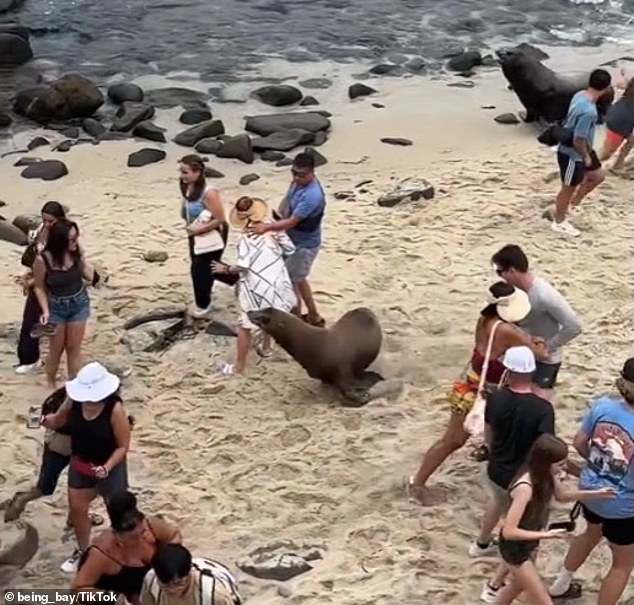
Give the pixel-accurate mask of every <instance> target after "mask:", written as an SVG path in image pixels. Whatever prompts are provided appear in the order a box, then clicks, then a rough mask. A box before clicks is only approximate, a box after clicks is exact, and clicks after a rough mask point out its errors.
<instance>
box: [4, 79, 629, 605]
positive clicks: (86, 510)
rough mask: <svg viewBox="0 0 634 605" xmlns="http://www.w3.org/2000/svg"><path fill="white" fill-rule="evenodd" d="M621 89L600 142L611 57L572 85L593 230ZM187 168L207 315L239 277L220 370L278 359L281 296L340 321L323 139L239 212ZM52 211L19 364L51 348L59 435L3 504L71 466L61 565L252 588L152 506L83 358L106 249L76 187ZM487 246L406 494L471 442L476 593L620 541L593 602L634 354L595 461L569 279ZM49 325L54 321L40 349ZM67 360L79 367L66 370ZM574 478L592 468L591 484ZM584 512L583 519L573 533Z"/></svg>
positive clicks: (113, 402)
mask: <svg viewBox="0 0 634 605" xmlns="http://www.w3.org/2000/svg"><path fill="white" fill-rule="evenodd" d="M622 88H623V89H624V92H623V95H622V96H621V98H620V99H619V100H617V101H616V102H615V103H614V104H613V105H612V106H611V107H610V109H609V110H608V113H607V115H606V116H605V122H606V126H607V137H606V140H605V144H604V147H603V149H602V151H601V152H600V153H597V152H596V151H595V148H594V137H595V128H596V126H597V124H598V123H599V122H600V120H601V116H600V115H599V112H598V110H597V105H596V103H597V101H598V100H599V99H600V98H601V97H602V96H603V95H605V94H607V93H608V92H609V91H611V90H612V80H611V75H610V73H608V72H607V71H605V70H601V69H598V70H595V71H594V72H593V73H592V74H591V76H590V79H589V83H588V88H587V89H586V90H582V91H580V92H579V93H577V94H576V95H575V96H574V98H573V99H572V102H571V104H570V109H569V112H568V117H567V118H566V121H565V123H564V124H563V128H561V129H560V134H559V136H560V144H559V146H558V152H557V161H558V165H559V169H560V176H561V189H560V191H559V193H558V195H557V197H556V205H555V213H554V216H553V222H552V229H553V231H555V232H556V233H558V234H560V235H563V236H571V237H575V236H577V235H579V233H580V232H579V231H578V230H577V228H576V227H574V226H573V225H572V223H571V222H570V221H569V216H570V214H571V213H574V212H578V211H579V210H580V207H581V203H582V202H583V201H584V200H585V199H586V196H587V195H588V194H589V193H590V192H591V191H593V190H594V189H595V188H596V187H598V186H600V184H601V182H602V181H603V180H604V178H605V177H604V172H603V168H602V162H605V161H607V160H608V159H609V158H610V157H612V156H613V155H614V154H617V158H616V161H615V163H614V165H613V166H612V167H611V170H612V171H614V172H616V173H619V172H621V171H622V170H623V169H624V161H625V159H626V157H627V155H628V153H629V151H630V150H631V148H632V143H633V136H632V132H633V131H634V80H633V81H630V82H623V83H622ZM179 171H180V174H179V177H178V186H179V190H180V196H181V199H182V201H181V206H180V208H181V217H182V219H183V222H184V235H183V239H186V240H187V246H188V250H189V256H190V273H191V283H192V289H193V294H194V296H193V298H194V300H193V305H192V306H191V308H190V309H189V310H188V314H189V316H190V317H191V318H192V319H193V320H194V321H209V320H211V319H212V316H213V306H212V294H213V290H214V286H215V283H216V282H221V283H222V284H224V285H226V286H228V287H232V288H235V290H236V296H237V300H238V308H239V312H238V317H237V318H236V323H237V327H238V337H237V350H236V353H235V358H234V359H232V360H228V361H227V362H226V363H224V364H223V365H222V366H221V367H220V368H219V372H220V373H221V374H222V375H225V376H233V375H244V374H245V373H247V367H248V358H249V354H250V352H251V351H252V350H253V351H254V352H255V354H257V355H258V356H260V357H261V358H267V357H270V356H271V355H272V351H273V346H274V343H272V342H271V338H270V337H269V336H268V335H267V334H265V333H263V332H262V330H261V329H259V328H258V327H257V326H256V325H254V324H253V323H252V321H251V320H250V319H249V313H251V312H253V311H260V310H263V309H268V308H274V309H277V310H280V311H283V312H287V313H293V314H295V315H297V316H299V317H301V318H302V319H303V320H304V321H305V322H306V323H308V324H310V325H311V326H316V327H323V326H324V325H325V320H324V318H323V317H322V316H321V315H320V313H319V310H318V308H317V305H316V302H315V299H314V296H313V292H312V289H311V285H310V281H309V278H310V274H311V269H312V267H313V264H314V263H315V260H316V259H317V257H318V255H319V251H320V249H321V245H322V232H321V230H322V223H323V221H324V218H325V211H326V196H325V193H324V189H323V187H322V185H321V183H320V181H319V179H318V178H317V176H316V174H315V165H314V159H313V156H311V155H310V154H308V153H300V154H298V155H297V156H296V157H295V159H294V161H293V164H292V167H291V177H292V178H291V184H290V186H289V188H288V191H287V192H286V194H285V195H284V196H283V199H282V202H281V204H280V205H279V207H277V208H276V209H273V208H271V206H270V205H269V204H268V203H267V202H266V201H265V200H262V199H258V198H255V197H248V196H242V197H240V198H239V199H238V200H237V201H236V202H235V203H234V204H233V205H232V207H231V210H230V212H228V213H226V212H225V208H224V205H223V202H222V200H221V197H220V193H219V191H218V190H216V189H215V188H213V187H211V186H209V184H208V183H207V180H206V178H205V166H204V163H203V160H202V159H201V158H200V157H198V156H196V155H186V156H185V157H183V158H181V160H180V161H179ZM41 218H42V222H41V225H40V226H39V227H38V228H37V229H36V230H35V231H34V232H33V233H32V234H31V235H30V243H29V246H28V247H27V249H26V251H25V253H24V255H23V257H22V264H23V265H24V266H25V267H26V268H27V271H26V273H25V274H24V275H22V276H21V277H20V279H19V283H20V285H21V287H22V288H23V291H24V294H25V305H24V313H23V318H22V327H21V331H20V335H19V343H18V350H17V356H18V364H17V365H16V372H17V373H18V374H23V375H27V374H29V373H31V372H35V371H38V369H39V368H40V367H41V366H42V365H44V366H45V372H46V378H47V384H48V389H49V394H48V397H47V398H46V400H45V401H44V403H43V404H42V407H41V410H40V409H38V410H36V411H35V412H34V413H33V417H32V418H29V426H30V427H31V428H37V427H39V426H42V427H44V428H45V443H44V448H43V454H42V460H41V465H40V469H39V476H38V478H37V482H36V483H35V485H33V487H31V488H30V489H29V490H27V491H21V492H18V493H16V494H15V496H14V497H13V498H11V499H10V500H9V501H7V502H6V503H4V508H5V519H6V520H12V519H16V518H18V517H19V516H20V514H21V513H22V512H23V510H24V509H25V507H26V505H27V504H28V502H30V501H32V500H35V499H37V498H40V497H44V496H50V495H51V494H53V493H54V491H55V490H56V487H57V483H58V480H59V477H60V475H61V473H62V472H63V471H64V470H65V469H66V468H68V521H67V526H68V527H67V529H68V531H69V532H70V531H72V532H73V533H74V536H75V539H76V548H75V550H74V552H73V553H72V554H71V556H70V557H69V558H68V559H67V560H66V561H64V562H63V563H62V565H61V569H62V571H63V572H64V573H66V574H69V575H70V576H72V579H71V581H70V584H71V586H72V588H74V589H82V590H85V589H94V590H109V591H114V592H116V593H118V594H120V595H123V596H124V597H125V599H127V600H128V601H129V602H130V603H132V604H134V605H136V604H138V603H142V604H143V605H203V604H205V605H237V604H239V603H241V597H240V594H239V590H238V586H237V583H236V580H235V578H234V577H233V575H232V574H231V572H230V571H229V569H228V568H227V567H225V566H224V565H223V564H222V563H220V562H218V561H215V560H213V559H209V558H205V557H195V556H193V555H192V553H191V552H190V551H189V550H188V549H187V548H186V547H185V546H183V544H182V541H183V539H184V536H183V535H182V534H181V531H180V529H179V528H178V527H175V526H173V525H171V524H169V523H167V522H166V521H164V520H162V519H161V517H159V516H155V515H151V514H146V513H144V512H143V511H142V510H141V509H140V508H139V505H138V503H137V499H136V497H135V495H134V494H133V493H132V492H130V491H129V484H128V471H127V457H128V453H129V449H130V442H131V439H133V435H134V419H133V418H132V417H131V416H130V415H129V414H128V412H127V411H126V409H125V401H124V398H123V394H122V392H121V389H120V379H119V378H118V377H117V376H116V375H115V374H114V373H111V372H110V371H109V370H108V369H107V368H106V367H104V365H102V364H101V363H99V362H97V361H93V362H91V363H88V364H85V365H82V350H81V349H82V342H83V339H84V334H85V329H86V323H87V321H88V320H89V317H90V313H91V302H90V293H89V289H90V288H91V287H99V286H100V284H101V283H102V282H103V281H105V280H106V279H107V276H103V275H100V274H99V272H97V271H95V269H94V268H93V266H92V265H91V262H90V259H89V258H87V255H86V253H85V250H84V247H83V246H82V244H81V242H80V229H79V226H78V225H77V224H76V223H75V222H73V221H72V220H70V219H69V217H68V216H67V211H66V210H65V208H64V206H63V205H62V204H60V203H58V202H55V201H49V202H47V203H46V204H44V206H43V207H42V211H41ZM230 228H231V229H234V230H235V232H236V236H237V237H236V239H235V242H236V243H235V251H233V252H232V253H230V254H226V253H227V246H228V236H229V230H230ZM227 256H231V257H233V258H234V260H233V261H231V262H228V261H227V260H226V257H227ZM490 262H491V265H492V269H493V272H494V273H495V277H494V282H495V283H493V285H492V286H491V287H490V288H489V290H488V292H487V293H483V294H484V295H485V297H486V305H485V306H484V308H483V309H482V310H481V312H480V314H479V316H478V319H477V322H476V325H475V328H474V333H473V334H474V336H473V341H474V344H473V350H472V355H471V357H470V359H469V360H468V363H467V366H466V367H465V369H464V370H463V372H462V374H461V375H460V376H459V378H458V379H457V380H456V381H455V383H454V385H453V389H452V391H451V393H450V395H449V408H450V416H449V419H448V422H447V426H446V429H445V432H444V434H443V435H442V437H440V439H438V440H437V441H436V442H435V443H433V444H432V445H431V446H430V447H429V449H428V450H427V451H426V453H425V454H424V457H423V460H422V463H421V465H420V468H419V469H418V471H417V472H416V473H415V474H414V475H413V476H412V477H410V478H409V480H408V482H407V491H408V494H409V496H410V498H411V500H412V501H414V502H417V503H421V504H423V505H425V506H433V505H434V504H435V503H436V502H437V501H439V500H441V499H443V497H444V494H443V493H442V492H441V490H439V489H438V488H437V487H436V486H434V485H429V482H430V479H431V477H432V476H433V473H434V472H435V471H436V470H437V469H438V468H439V467H440V466H441V465H442V464H443V462H445V460H447V458H449V457H450V456H451V454H453V453H454V452H456V451H457V450H458V449H460V448H463V447H465V446H466V445H467V444H471V445H472V453H471V455H472V456H473V458H474V459H475V460H478V461H480V462H484V463H485V464H484V472H483V481H484V483H485V484H486V486H487V488H488V491H489V492H490V498H489V501H488V504H487V506H486V509H485V510H484V511H483V513H482V520H481V525H480V528H479V533H478V535H477V536H476V537H474V540H473V543H472V544H470V545H469V547H468V550H469V555H470V556H472V557H475V558H477V557H496V558H498V559H499V568H498V570H497V571H496V573H495V575H494V576H493V577H492V578H491V579H490V580H489V581H488V582H487V583H486V585H485V586H484V588H483V591H482V595H481V599H482V600H483V601H485V602H487V603H498V604H500V605H506V604H508V603H512V602H513V601H514V600H515V599H516V598H518V597H519V595H520V594H522V593H524V594H525V595H526V597H527V599H528V601H529V602H530V603H533V604H536V605H550V604H552V603H553V599H556V598H562V597H563V598H574V597H578V596H579V595H580V594H581V591H582V587H581V585H580V584H579V583H578V582H575V581H574V574H575V573H576V572H577V570H578V569H579V568H580V567H581V566H582V564H583V563H584V561H586V559H587V558H588V557H589V556H590V555H591V553H592V551H593V549H594V548H595V547H596V546H597V545H598V544H599V543H600V542H601V541H602V540H604V539H605V540H606V541H607V543H608V545H609V547H610V549H611V552H612V565H611V567H610V569H609V570H608V571H607V573H606V575H605V577H604V578H603V581H602V583H601V586H600V589H599V596H598V603H599V605H614V604H616V603H617V602H618V601H619V599H620V597H621V595H622V594H623V591H624V589H625V587H626V586H627V583H628V581H629V579H630V576H631V572H632V569H633V568H634V464H633V462H634V358H630V359H627V360H624V364H623V367H622V371H621V372H620V374H619V375H618V376H616V377H615V380H616V383H615V385H616V389H615V393H614V394H613V395H610V396H603V397H600V398H598V399H597V400H596V401H594V402H593V404H592V406H591V407H590V409H589V410H588V412H587V413H586V414H585V417H584V419H583V421H582V422H581V425H580V427H579V430H578V432H577V433H576V435H575V437H574V439H573V447H574V450H575V451H576V452H577V453H578V454H579V456H580V457H581V459H582V464H577V463H575V461H574V460H573V459H569V448H568V446H567V445H566V443H565V442H564V441H562V440H561V439H560V438H559V437H557V436H556V432H555V418H556V385H557V378H558V375H559V372H560V370H561V367H562V363H563V362H564V350H565V348H566V346H568V345H569V343H570V342H571V341H573V340H574V339H575V338H577V337H578V336H579V334H581V332H582V321H581V319H580V318H579V317H578V316H577V314H576V313H575V311H574V310H573V308H572V306H571V305H570V304H569V303H568V301H567V300H566V298H565V297H564V296H563V295H562V294H561V293H560V292H559V291H558V290H557V288H556V284H555V285H553V284H551V283H549V282H548V281H547V280H546V279H544V278H543V277H541V276H539V275H537V274H535V273H534V272H533V271H532V270H531V265H530V261H529V258H528V256H527V254H526V252H525V251H524V250H523V249H522V248H520V247H519V246H518V245H515V244H507V245H505V246H502V247H500V248H499V249H498V250H497V251H495V252H494V253H493V255H492V257H491V259H490ZM43 338H46V339H48V352H47V356H46V361H45V363H44V364H42V362H41V355H40V346H39V345H40V340H41V339H43ZM64 358H65V367H66V375H67V380H65V381H64V384H63V386H60V384H59V383H58V379H59V375H60V364H61V362H62V360H63V359H64ZM570 476H574V477H578V479H577V481H578V484H577V486H576V487H573V485H572V482H571V481H570V480H569V477H570ZM98 497H101V498H103V500H104V502H105V504H106V509H107V513H108V521H109V528H108V529H105V530H102V531H100V532H99V533H97V534H96V535H94V536H92V528H93V527H95V526H100V525H102V524H103V523H104V519H103V518H102V517H101V516H100V515H97V514H95V513H93V512H91V511H90V508H91V504H92V503H93V502H94V501H95V500H96V499H97V498H98ZM552 499H556V500H558V501H560V502H570V503H574V507H573V508H572V511H571V513H570V518H569V519H567V520H565V521H561V522H552V523H551V522H550V520H549V510H550V504H551V500H552ZM580 515H582V516H583V518H584V520H585V529H584V530H583V532H582V533H580V534H578V535H574V530H575V528H576V522H577V518H578V517H579V516H580ZM496 534H497V535H496ZM552 539H568V540H570V545H569V549H568V553H567V555H566V557H565V559H564V561H563V562H562V565H561V568H560V572H559V574H558V576H557V577H556V578H555V579H554V581H553V582H552V583H551V584H550V586H546V585H545V584H544V582H543V581H542V579H541V578H540V575H539V572H538V569H537V567H536V564H535V560H536V554H537V551H538V548H539V544H540V541H542V540H552Z"/></svg>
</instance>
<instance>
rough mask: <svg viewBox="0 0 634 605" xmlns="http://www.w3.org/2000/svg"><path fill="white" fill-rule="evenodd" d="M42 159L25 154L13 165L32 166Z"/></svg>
mask: <svg viewBox="0 0 634 605" xmlns="http://www.w3.org/2000/svg"><path fill="white" fill-rule="evenodd" d="M41 161H42V160H41V159H40V158H33V157H28V156H24V157H21V158H20V159H19V160H18V161H17V162H16V163H15V164H13V165H14V166H30V165H31V164H37V163H38V162H41Z"/></svg>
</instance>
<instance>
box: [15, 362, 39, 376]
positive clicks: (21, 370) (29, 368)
mask: <svg viewBox="0 0 634 605" xmlns="http://www.w3.org/2000/svg"><path fill="white" fill-rule="evenodd" d="M43 365H44V364H43V363H42V361H40V360H38V361H36V362H35V363H30V364H25V365H18V366H17V367H16V368H15V373H16V374H30V373H31V372H37V371H38V370H39V369H40V368H41V367H42V366H43Z"/></svg>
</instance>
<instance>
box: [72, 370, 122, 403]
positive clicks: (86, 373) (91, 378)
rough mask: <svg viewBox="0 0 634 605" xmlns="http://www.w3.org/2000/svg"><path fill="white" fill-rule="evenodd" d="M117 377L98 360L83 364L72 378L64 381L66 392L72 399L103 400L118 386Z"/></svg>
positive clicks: (80, 400) (82, 400) (81, 400)
mask: <svg viewBox="0 0 634 605" xmlns="http://www.w3.org/2000/svg"><path fill="white" fill-rule="evenodd" d="M119 384H120V381H119V378H117V377H116V376H115V375H114V374H111V373H110V372H108V370H106V368H104V367H103V366H102V365H101V364H100V363H99V362H97V361H93V362H92V363H89V364H87V365H85V366H84V367H83V368H82V369H81V370H79V372H77V376H76V377H75V378H74V379H73V380H69V381H68V382H67V383H66V393H68V396H69V397H70V398H71V399H72V400H73V401H79V402H82V403H83V402H84V401H89V402H96V401H103V400H104V399H105V398H106V397H108V395H112V394H113V393H114V392H116V390H117V389H118V388H119Z"/></svg>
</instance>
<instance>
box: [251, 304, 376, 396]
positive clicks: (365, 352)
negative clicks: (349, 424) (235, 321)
mask: <svg viewBox="0 0 634 605" xmlns="http://www.w3.org/2000/svg"><path fill="white" fill-rule="evenodd" d="M248 315H249V319H250V320H251V321H252V322H253V323H254V324H255V325H256V326H258V327H260V328H262V330H264V331H265V332H266V333H267V334H270V335H271V337H272V338H273V339H274V340H275V342H276V343H277V344H279V345H280V346H281V347H282V348H283V349H284V350H285V351H286V352H287V353H288V354H289V355H290V356H291V357H292V358H293V359H294V360H295V361H297V363H299V364H300V365H301V366H302V367H303V368H304V369H305V370H306V372H308V375H309V376H310V377H311V378H315V379H317V380H321V381H322V382H325V383H327V384H332V385H334V386H336V387H337V388H338V389H339V390H340V391H341V393H342V394H343V395H344V397H345V398H346V400H349V401H347V402H346V403H345V404H344V405H349V406H351V407H358V406H361V405H364V404H366V403H367V402H368V401H369V399H370V397H369V395H368V392H367V391H368V389H369V388H370V387H371V386H372V384H368V382H370V383H376V382H377V381H378V380H381V379H382V378H381V377H380V376H379V375H378V374H376V373H374V372H372V373H370V372H365V370H366V368H367V367H368V366H369V365H370V364H371V363H372V362H373V361H374V360H375V359H376V358H377V355H378V354H379V351H380V349H381V341H382V339H383V336H382V333H381V326H380V325H379V322H378V320H377V318H376V315H374V313H372V311H370V310H369V309H365V308H359V309H354V310H353V311H348V313H346V314H345V315H344V316H343V317H341V319H340V320H339V321H338V322H337V323H335V324H334V325H333V326H332V327H330V328H317V327H314V326H311V325H309V324H307V323H306V322H304V321H302V320H301V319H300V318H299V317H296V316H295V315H291V314H289V313H284V312H283V311H278V310H277V309H264V310H262V311H250V312H249V313H248Z"/></svg>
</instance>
